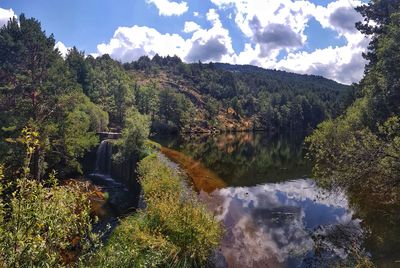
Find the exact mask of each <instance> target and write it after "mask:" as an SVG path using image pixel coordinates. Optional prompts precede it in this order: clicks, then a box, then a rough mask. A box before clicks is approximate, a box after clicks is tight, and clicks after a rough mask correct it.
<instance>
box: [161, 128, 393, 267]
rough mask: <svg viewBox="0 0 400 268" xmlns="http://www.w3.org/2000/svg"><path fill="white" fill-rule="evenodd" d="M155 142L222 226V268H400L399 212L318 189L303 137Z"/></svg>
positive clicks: (243, 136) (241, 136) (250, 135)
mask: <svg viewBox="0 0 400 268" xmlns="http://www.w3.org/2000/svg"><path fill="white" fill-rule="evenodd" d="M154 140H156V141H157V142H159V143H161V144H162V145H163V146H165V147H168V148H170V149H172V150H166V151H165V153H166V155H167V156H169V157H170V158H171V159H172V160H173V161H175V162H178V163H179V164H181V166H182V167H183V168H184V169H186V170H188V174H189V176H191V177H192V179H193V181H195V182H196V183H195V186H196V187H197V188H198V189H197V190H198V191H199V193H200V198H201V199H202V200H203V201H204V202H205V203H206V204H207V206H208V207H209V208H210V209H211V210H212V211H213V212H214V213H215V215H216V216H217V218H218V219H220V220H221V221H222V222H223V224H224V226H225V230H226V233H225V235H224V238H223V241H222V244H221V247H220V251H221V253H222V255H223V256H224V258H223V259H224V260H223V261H222V262H221V261H219V262H218V263H219V266H221V267H226V266H228V267H332V266H334V265H335V266H339V267H342V266H347V267H352V266H354V265H355V263H357V262H358V261H360V259H361V258H363V257H372V259H373V260H374V262H375V263H377V264H378V267H400V261H398V260H400V250H399V249H400V248H399V241H400V238H399V236H400V229H399V227H398V224H396V220H398V215H399V213H397V212H399V210H398V209H397V208H390V209H391V210H392V211H389V212H388V210H387V208H385V209H384V210H383V209H382V208H381V207H376V208H374V206H371V205H370V203H371V198H368V197H359V196H356V195H352V196H346V195H345V194H343V193H342V192H339V191H338V192H326V191H323V190H322V189H320V188H319V187H318V186H317V185H316V183H315V182H314V181H313V180H311V179H309V177H310V173H311V165H310V163H308V161H307V160H305V158H304V154H305V152H304V149H303V145H302V140H303V139H302V137H301V136H300V137H298V136H296V135H290V136H274V137H272V136H268V135H265V134H262V133H258V134H253V133H238V134H224V135H213V136H205V135H203V136H201V135H200V136H192V137H186V138H180V137H176V136H159V137H157V136H156V137H154ZM174 150H175V151H177V152H175V153H174ZM188 158H190V159H191V160H189V159H188ZM198 162H200V165H199V164H196V163H198ZM199 169H204V170H205V171H204V170H203V171H202V172H201V171H199ZM193 170H195V172H194V171H193ZM204 174H216V175H213V176H211V178H210V176H207V175H204ZM201 180H204V181H206V183H203V184H202V183H201V182H199V181H201ZM210 180H213V181H214V180H217V181H218V182H219V181H220V180H222V181H223V183H218V184H212V183H211V184H210ZM202 185H207V188H206V187H204V188H202ZM210 185H217V186H215V187H214V188H210ZM199 188H200V189H199ZM210 189H211V190H210ZM388 215H389V216H390V217H388ZM396 217H397V218H396ZM377 219H380V220H377ZM397 222H400V221H397ZM390 238H391V239H390Z"/></svg>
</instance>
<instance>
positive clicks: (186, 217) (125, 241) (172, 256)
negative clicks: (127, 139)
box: [93, 153, 222, 267]
mask: <svg viewBox="0 0 400 268" xmlns="http://www.w3.org/2000/svg"><path fill="white" fill-rule="evenodd" d="M138 173H139V176H140V177H139V181H140V183H141V185H142V188H143V193H144V199H145V202H146V208H145V209H143V210H140V211H138V212H137V213H135V214H134V215H132V216H128V217H126V218H124V219H122V220H121V222H120V225H119V226H118V227H117V228H116V229H115V230H114V232H113V234H112V235H111V237H110V240H109V241H108V243H107V245H106V246H105V247H104V248H102V249H101V250H100V252H99V254H98V256H96V258H95V259H94V260H93V265H94V266H101V267H132V266H135V267H136V266H146V267H149V266H151V267H153V266H171V265H172V266H174V267H188V266H190V267H192V266H197V267H198V266H204V265H207V263H208V262H209V259H210V256H211V255H212V253H213V250H214V249H215V248H216V247H217V246H218V245H219V242H220V238H221V235H222V229H221V226H220V224H219V223H218V222H217V221H216V219H214V216H213V215H212V214H211V213H210V212H208V211H207V209H206V208H205V207H204V206H203V205H202V204H200V203H199V201H198V200H197V196H196V195H195V193H193V192H192V191H191V190H190V187H187V185H186V182H185V180H184V177H183V176H182V174H180V173H179V172H178V169H176V168H174V166H173V164H172V163H171V162H169V161H168V160H167V159H166V158H165V157H164V156H163V155H162V154H160V153H154V154H151V155H150V156H147V157H146V158H144V159H143V160H142V161H141V162H140V163H139V166H138Z"/></svg>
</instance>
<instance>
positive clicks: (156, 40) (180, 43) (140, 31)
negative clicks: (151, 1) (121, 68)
mask: <svg viewBox="0 0 400 268" xmlns="http://www.w3.org/2000/svg"><path fill="white" fill-rule="evenodd" d="M97 50H98V53H99V54H100V55H102V54H110V56H111V57H113V58H114V59H117V60H120V61H122V62H127V61H132V60H136V59H138V58H139V57H140V56H143V55H149V56H154V55H155V54H157V53H158V54H159V55H160V56H167V55H171V56H173V55H177V56H179V57H181V58H183V57H184V56H185V55H186V54H185V52H186V51H187V50H188V42H187V41H186V40H184V39H183V38H182V37H181V36H180V35H178V34H161V33H160V32H158V31H157V30H156V29H153V28H149V27H146V26H143V27H140V26H137V25H135V26H133V27H130V28H129V27H119V28H118V29H117V30H116V31H115V33H114V36H113V38H112V39H111V40H110V41H109V43H108V44H105V43H103V44H99V45H98V46H97Z"/></svg>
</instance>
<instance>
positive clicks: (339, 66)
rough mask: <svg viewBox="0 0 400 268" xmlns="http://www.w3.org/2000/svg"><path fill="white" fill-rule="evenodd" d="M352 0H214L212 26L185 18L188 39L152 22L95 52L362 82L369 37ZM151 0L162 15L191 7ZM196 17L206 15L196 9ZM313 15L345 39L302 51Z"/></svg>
mask: <svg viewBox="0 0 400 268" xmlns="http://www.w3.org/2000/svg"><path fill="white" fill-rule="evenodd" d="M349 1H351V3H352V4H353V5H354V6H355V5H359V4H360V3H361V2H360V1H359V0H336V1H333V2H331V3H330V4H328V5H327V6H326V7H324V6H320V5H316V4H314V3H312V2H310V1H309V0H308V1H307V0H302V1H295V0H211V2H213V3H214V4H215V5H216V7H217V8H216V9H210V10H209V11H208V12H207V13H206V14H204V15H205V18H206V19H207V20H208V21H209V22H210V23H211V27H209V28H203V27H204V26H203V27H202V26H200V25H199V24H197V23H195V22H193V21H187V22H185V25H184V29H183V32H185V33H190V34H191V37H189V38H187V39H184V38H182V37H181V36H180V35H178V34H169V33H166V34H161V33H159V32H158V31H157V30H156V29H153V28H149V27H140V26H133V27H131V28H128V27H120V28H118V29H117V30H116V32H115V34H114V36H113V38H112V39H111V40H110V41H109V42H108V43H103V44H100V45H98V51H97V52H98V53H97V54H99V55H101V54H105V53H108V54H110V55H111V56H112V57H113V58H115V59H118V60H121V61H132V60H136V59H137V58H138V57H140V56H142V55H149V56H153V55H155V54H156V53H158V54H160V55H163V56H166V55H171V56H173V55H177V56H179V57H181V58H182V59H183V60H185V61H187V62H196V61H198V60H201V61H203V62H209V61H220V62H228V63H236V64H253V65H257V66H260V67H264V68H273V69H282V70H287V71H292V72H298V73H304V74H315V75H322V76H325V77H327V78H330V79H334V80H336V81H338V82H342V83H347V84H349V83H352V82H358V81H359V80H360V79H361V77H362V75H363V70H364V66H365V63H366V61H365V60H364V59H363V58H362V56H361V53H362V52H363V51H365V50H366V47H367V44H368V39H366V38H365V37H364V36H363V35H362V34H361V33H359V32H358V31H357V30H356V29H355V28H354V27H353V25H354V24H355V22H356V21H357V20H359V19H360V15H359V14H358V13H357V12H356V11H354V9H353V7H352V5H350V4H349ZM147 2H149V3H154V4H155V5H156V6H157V7H158V8H159V12H160V15H177V14H182V13H183V12H186V11H187V10H188V7H187V4H186V2H179V3H178V2H171V1H167V0H147ZM227 8H229V9H230V10H229V14H232V15H233V18H234V21H235V23H236V25H237V26H238V28H239V29H240V30H241V32H242V33H243V35H244V37H245V39H244V42H245V45H244V49H243V50H242V51H238V52H237V53H235V51H234V50H233V46H232V38H231V36H230V33H229V31H228V29H226V28H224V26H223V25H222V22H221V20H220V17H219V14H218V12H219V9H227ZM193 16H195V17H200V16H202V15H201V14H199V13H198V12H194V13H193ZM311 18H315V20H317V21H318V22H319V23H320V24H321V27H323V28H325V29H331V30H333V31H335V32H336V33H337V36H338V37H342V38H344V39H345V40H346V44H345V45H343V46H339V47H334V46H332V47H327V48H321V49H316V50H315V51H308V52H307V51H304V50H303V48H304V47H305V46H306V45H307V41H308V40H307V36H306V34H305V32H306V31H305V30H306V28H307V26H308V24H309V21H310V19H311ZM322 38H323V37H322ZM282 52H285V54H286V55H287V56H286V57H285V58H283V59H281V58H279V55H280V54H281V53H282Z"/></svg>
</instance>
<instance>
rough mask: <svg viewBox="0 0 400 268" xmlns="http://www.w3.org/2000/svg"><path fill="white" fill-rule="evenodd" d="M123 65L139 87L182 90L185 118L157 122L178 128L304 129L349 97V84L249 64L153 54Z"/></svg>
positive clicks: (342, 105) (343, 105) (336, 109)
mask: <svg viewBox="0 0 400 268" xmlns="http://www.w3.org/2000/svg"><path fill="white" fill-rule="evenodd" d="M124 67H125V69H126V70H128V71H129V72H130V73H131V75H132V77H134V79H135V80H136V81H137V83H138V86H139V87H146V90H150V89H148V87H154V89H153V90H155V91H157V92H158V93H157V94H161V93H162V92H163V91H164V93H165V91H167V92H168V94H170V96H169V97H170V98H175V97H176V96H175V97H173V95H174V94H181V95H183V96H184V97H185V98H186V99H187V100H188V101H189V102H190V105H189V104H188V103H186V104H185V106H186V108H187V110H188V111H189V110H192V112H190V111H189V112H188V113H187V116H188V117H189V118H188V119H189V120H186V121H185V120H184V121H185V122H183V121H181V122H178V121H175V122H172V121H171V120H169V119H168V118H165V117H164V115H163V114H159V119H160V120H159V122H164V123H163V124H164V125H165V124H168V125H175V126H176V127H177V128H178V129H180V130H182V131H190V132H193V131H194V132H197V131H199V132H204V131H207V132H208V131H215V130H228V131H235V130H251V129H259V130H261V129H262V130H271V131H277V130H309V129H312V128H314V127H315V126H316V125H317V124H318V123H319V122H321V121H323V120H324V119H326V118H328V117H336V116H337V115H338V114H340V113H341V112H342V111H343V110H344V109H345V108H346V107H347V105H348V104H349V103H350V102H351V100H352V90H351V89H352V88H351V87H350V86H347V85H343V84H340V83H337V82H335V81H332V80H329V79H326V78H324V77H321V76H314V75H302V74H295V73H290V72H285V71H277V70H267V69H263V68H260V67H256V66H252V65H231V64H226V63H208V64H203V63H192V64H186V63H183V62H182V61H181V60H180V59H179V58H178V57H159V56H158V55H156V56H155V57H154V58H153V59H150V58H148V57H141V58H140V59H139V60H137V61H135V62H132V63H127V64H124ZM150 85H152V86H150ZM189 106H190V107H189ZM182 109H184V107H182ZM143 112H145V111H144V110H143ZM182 115H185V113H182ZM163 117H164V120H162V118H163ZM158 126H159V125H158Z"/></svg>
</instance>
